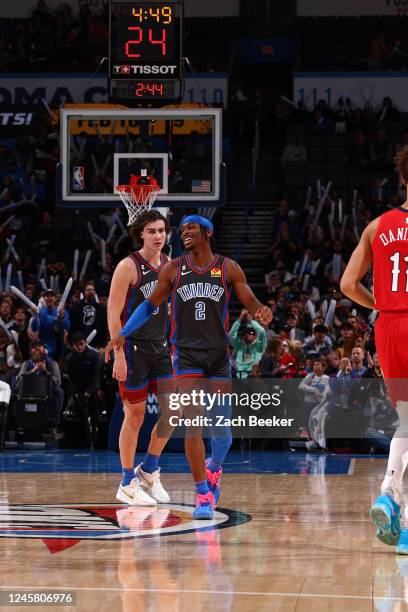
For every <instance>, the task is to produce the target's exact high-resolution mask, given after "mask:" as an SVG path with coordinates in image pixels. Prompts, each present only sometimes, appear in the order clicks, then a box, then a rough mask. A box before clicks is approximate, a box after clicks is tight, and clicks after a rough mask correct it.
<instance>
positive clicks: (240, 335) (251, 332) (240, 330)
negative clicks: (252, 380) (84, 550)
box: [230, 310, 266, 378]
mask: <svg viewBox="0 0 408 612" xmlns="http://www.w3.org/2000/svg"><path fill="white" fill-rule="evenodd" d="M230 338H231V342H232V346H233V348H234V353H235V364H236V369H237V378H248V375H249V373H250V372H251V370H252V366H253V365H254V364H255V363H259V362H260V361H261V358H262V355H263V354H264V352H265V348H266V333H265V330H264V328H263V327H262V325H260V324H259V323H257V321H254V320H253V319H252V317H251V315H250V314H249V313H248V311H247V310H242V311H241V314H240V316H239V319H237V320H236V321H235V323H234V324H233V326H232V327H231V331H230Z"/></svg>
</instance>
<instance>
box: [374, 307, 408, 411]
mask: <svg viewBox="0 0 408 612" xmlns="http://www.w3.org/2000/svg"><path fill="white" fill-rule="evenodd" d="M375 346H376V349H377V355H378V359H379V361H380V365H381V369H382V372H383V374H384V379H385V380H386V383H387V386H388V389H389V392H390V396H391V400H392V401H393V402H394V403H396V402H397V401H408V312H380V315H379V317H378V318H377V320H376V322H375Z"/></svg>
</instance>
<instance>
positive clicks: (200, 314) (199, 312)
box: [195, 302, 205, 321]
mask: <svg viewBox="0 0 408 612" xmlns="http://www.w3.org/2000/svg"><path fill="white" fill-rule="evenodd" d="M195 318H196V321H204V320H205V303H204V302H196V305H195Z"/></svg>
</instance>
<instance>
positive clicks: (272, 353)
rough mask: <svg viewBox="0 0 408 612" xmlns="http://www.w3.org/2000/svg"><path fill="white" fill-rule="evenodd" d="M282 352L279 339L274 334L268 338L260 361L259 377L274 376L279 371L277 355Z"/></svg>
mask: <svg viewBox="0 0 408 612" xmlns="http://www.w3.org/2000/svg"><path fill="white" fill-rule="evenodd" d="M281 353H282V348H281V341H280V339H279V338H278V337H277V336H276V337H275V338H273V339H272V340H270V341H269V342H268V344H267V346H266V349H265V352H264V354H263V355H262V359H261V361H260V369H261V378H275V377H278V376H279V375H280V373H279V368H280V366H279V357H280V355H281Z"/></svg>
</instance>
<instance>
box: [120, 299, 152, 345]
mask: <svg viewBox="0 0 408 612" xmlns="http://www.w3.org/2000/svg"><path fill="white" fill-rule="evenodd" d="M155 310H156V307H155V306H153V304H151V303H150V302H149V301H148V300H145V301H144V302H142V303H141V304H139V306H138V307H137V308H136V310H135V312H134V313H133V314H132V316H131V317H130V319H129V321H128V322H127V323H126V325H125V327H123V328H122V329H121V330H120V332H119V336H125V337H127V336H130V334H132V333H133V332H134V331H136V330H137V329H139V328H140V327H142V326H143V325H144V324H145V323H147V321H148V320H149V319H150V317H151V316H152V314H153V313H154V311H155Z"/></svg>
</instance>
